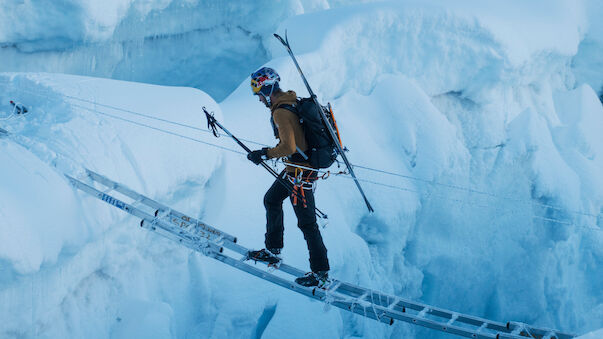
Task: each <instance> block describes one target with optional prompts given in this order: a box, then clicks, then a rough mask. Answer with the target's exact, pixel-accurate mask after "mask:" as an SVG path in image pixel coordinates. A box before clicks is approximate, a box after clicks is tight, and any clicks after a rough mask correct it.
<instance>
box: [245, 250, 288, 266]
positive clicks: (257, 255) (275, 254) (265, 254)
mask: <svg viewBox="0 0 603 339" xmlns="http://www.w3.org/2000/svg"><path fill="white" fill-rule="evenodd" d="M279 254H281V250H280V248H271V249H265V248H263V249H261V250H259V251H249V252H247V258H248V259H252V260H255V261H263V262H265V263H268V264H269V265H276V264H278V263H279V262H280V261H281V258H280V257H279Z"/></svg>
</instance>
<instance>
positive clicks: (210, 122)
mask: <svg viewBox="0 0 603 339" xmlns="http://www.w3.org/2000/svg"><path fill="white" fill-rule="evenodd" d="M203 112H204V113H205V118H207V128H209V129H210V130H211V131H212V133H213V134H214V136H215V137H218V136H219V134H218V130H217V129H216V126H218V127H219V128H220V129H221V130H223V131H224V132H225V133H226V134H228V136H229V137H231V138H232V139H233V140H234V141H235V142H236V143H237V144H239V146H241V148H243V149H244V150H245V151H246V152H247V153H248V154H249V153H251V149H250V148H249V147H247V146H246V145H245V144H244V143H242V142H241V140H239V139H238V138H237V137H235V136H234V135H233V134H232V133H230V131H229V130H227V129H226V128H225V127H224V126H222V124H220V123H219V122H218V120H216V118H215V117H214V116H213V115H212V114H210V113H209V112H207V109H205V107H203ZM260 165H262V167H264V168H265V169H266V170H267V171H268V172H269V173H270V174H272V176H273V177H275V178H276V180H277V181H278V182H279V183H280V184H281V185H283V187H285V188H286V189H287V191H289V193H290V194H295V196H296V197H297V198H298V199H301V200H302V201H304V200H303V199H304V197H302V196H301V195H300V194H299V193H298V192H297V191H294V190H293V189H292V188H291V187H289V185H287V182H286V181H285V180H284V179H283V178H281V177H280V176H279V175H278V173H276V171H275V170H274V169H273V168H272V167H270V166H268V164H267V163H266V162H264V161H263V160H262V162H260ZM314 209H315V210H316V216H318V217H319V218H321V219H328V216H327V215H326V214H324V213H323V212H322V211H321V210H319V209H318V208H317V207H314Z"/></svg>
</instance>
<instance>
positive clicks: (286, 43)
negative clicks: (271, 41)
mask: <svg viewBox="0 0 603 339" xmlns="http://www.w3.org/2000/svg"><path fill="white" fill-rule="evenodd" d="M274 37H276V38H277V39H278V40H279V41H280V42H281V43H282V44H283V46H285V48H286V49H287V52H288V53H289V56H291V59H292V60H293V63H294V64H295V67H296V68H297V71H298V72H299V74H300V75H301V78H302V80H303V82H304V84H305V85H306V88H307V89H308V93H310V98H308V100H311V101H312V102H313V103H314V105H315V110H316V111H318V113H319V114H320V118H321V119H322V121H323V123H324V124H323V125H324V126H325V127H326V129H327V131H328V133H329V135H330V137H331V140H339V141H340V139H339V136H338V133H336V132H335V130H334V129H333V126H332V124H331V123H330V122H329V119H328V117H327V112H328V111H327V109H325V108H324V107H323V106H322V105H321V104H320V103H319V102H318V99H317V98H316V94H314V92H313V91H312V88H310V84H309V83H308V80H307V79H306V77H305V76H304V73H303V72H302V70H301V68H300V67H299V64H298V63H297V59H295V55H294V54H293V51H292V50H291V46H290V45H289V39H288V38H287V32H285V39H283V38H282V37H281V36H280V35H278V34H276V33H275V34H274ZM331 116H332V115H331ZM304 133H305V132H304ZM334 145H335V147H336V150H337V153H339V155H341V158H342V159H343V162H344V163H345V165H346V167H347V169H348V171H349V172H350V175H351V176H352V178H353V179H354V182H355V183H356V187H358V191H360V194H361V195H362V198H363V199H364V203H365V204H366V207H367V208H368V210H369V212H374V211H375V210H374V209H373V207H372V206H371V203H370V202H369V201H368V198H367V197H366V194H364V191H363V190H362V187H361V186H360V182H359V181H358V178H356V174H355V173H354V169H353V168H352V165H351V164H350V161H349V160H348V158H347V157H346V155H345V153H344V151H343V148H342V146H341V143H340V142H334Z"/></svg>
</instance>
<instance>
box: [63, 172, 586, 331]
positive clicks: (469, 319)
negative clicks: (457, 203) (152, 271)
mask: <svg viewBox="0 0 603 339" xmlns="http://www.w3.org/2000/svg"><path fill="white" fill-rule="evenodd" d="M88 172H89V174H91V178H92V179H93V180H94V181H97V182H99V183H101V184H103V185H105V186H108V187H112V186H113V187H115V190H116V191H118V192H120V193H123V194H125V195H126V196H129V197H131V198H133V199H136V198H138V200H140V201H145V202H146V201H148V202H149V204H148V205H147V206H150V207H153V206H151V205H150V204H157V205H160V206H158V207H163V208H165V209H167V207H165V206H164V205H161V204H159V203H157V202H155V201H153V200H152V199H149V198H147V197H145V196H143V195H141V194H139V193H136V192H134V191H132V190H130V189H127V188H125V187H124V186H122V185H120V184H118V183H115V182H113V181H111V180H109V179H107V178H105V177H103V176H101V175H99V174H96V173H94V172H92V171H88ZM66 177H67V178H68V179H69V181H70V182H71V183H72V184H73V185H74V186H76V187H77V188H78V189H80V190H82V191H84V192H86V193H89V194H91V195H93V196H95V197H96V198H98V199H99V200H102V201H105V202H106V203H108V204H110V205H112V206H114V207H117V208H119V209H121V210H124V211H125V212H127V213H129V214H131V215H134V216H136V217H138V218H140V219H142V220H143V222H141V226H146V227H147V228H149V227H152V226H158V227H159V228H155V229H153V230H154V231H157V230H158V229H159V230H161V231H160V232H158V234H160V235H162V236H164V237H166V238H169V239H171V240H174V241H177V242H179V243H182V244H183V245H185V246H186V247H188V248H190V249H192V250H195V251H198V252H203V251H204V250H206V249H209V251H210V252H218V253H220V252H222V247H221V246H220V245H218V244H216V243H214V242H213V241H212V240H213V239H212V236H215V234H214V233H207V232H201V236H200V237H197V236H195V235H192V234H190V233H188V232H186V231H185V230H184V231H183V230H179V229H175V228H174V227H175V226H177V225H172V224H171V223H167V222H165V221H163V220H158V219H157V218H154V217H153V216H151V215H150V214H148V213H146V212H144V211H142V210H140V209H138V208H137V207H134V206H132V205H130V204H127V203H125V202H123V201H121V200H119V199H116V198H114V197H112V196H110V195H108V194H105V193H103V192H101V191H99V190H97V189H95V188H93V187H91V186H89V185H87V184H85V183H83V182H81V181H79V180H77V179H74V178H72V177H70V176H68V175H66ZM97 179H98V180H97ZM182 215H184V214H182ZM191 219H192V218H191ZM212 229H213V228H212ZM216 231H218V232H220V231H219V230H216ZM233 238H234V237H233ZM199 241H201V243H199ZM224 247H226V248H228V249H230V250H233V251H234V252H236V253H240V254H243V255H244V254H246V253H247V251H248V249H247V248H245V247H243V246H240V245H238V244H236V243H234V242H225V243H224ZM203 254H206V253H203ZM231 259H232V258H231ZM233 260H234V259H233ZM236 261H237V262H239V263H240V262H241V261H238V260H236ZM248 266H249V265H248ZM279 270H281V271H283V272H285V273H288V274H291V275H293V276H302V275H303V274H304V273H305V272H303V271H301V270H299V269H297V268H295V267H292V266H290V265H287V264H281V266H280V267H279ZM260 271H262V270H260ZM262 272H264V271H262ZM281 279H282V278H281ZM283 280H284V281H286V282H287V280H285V279H283ZM335 282H336V285H337V286H338V288H337V293H338V294H341V295H345V296H349V297H353V298H358V297H359V296H361V295H363V294H364V295H367V294H368V293H375V294H376V296H378V300H379V302H378V303H375V302H374V300H373V303H372V306H371V307H373V308H375V307H377V308H383V310H382V311H384V312H385V311H389V312H392V311H393V312H396V313H401V314H402V313H405V308H408V309H412V310H415V311H418V312H420V311H422V310H424V309H426V308H428V309H429V312H428V313H429V314H431V315H434V316H438V317H442V318H446V319H453V318H454V321H455V322H460V323H465V324H469V325H474V326H480V327H481V328H484V327H485V328H487V329H490V330H495V331H502V332H503V333H499V337H500V338H507V337H508V336H507V335H511V337H509V338H514V337H516V336H515V335H513V334H512V332H513V331H514V330H516V329H517V326H519V325H518V324H519V323H512V322H509V323H507V324H502V323H498V322H493V321H490V320H487V319H482V318H479V317H473V316H469V315H463V314H459V313H458V312H451V311H447V310H444V309H440V308H437V307H431V306H428V305H425V304H421V303H417V302H412V301H409V300H405V299H403V298H400V297H397V296H389V295H387V294H382V293H380V292H375V291H371V290H369V289H366V288H363V287H360V286H356V285H353V284H349V283H345V282H340V281H335ZM331 293H333V292H331ZM383 298H385V300H387V301H388V302H389V299H390V298H391V299H392V300H394V301H393V303H392V304H391V305H388V302H385V303H384V302H383ZM344 304H345V303H344ZM340 306H345V305H343V304H342V305H339V306H337V307H340ZM390 306H393V307H390ZM340 308H344V307H340ZM344 309H345V308H344ZM360 312H361V313H362V314H363V315H364V313H366V310H363V311H359V312H356V313H359V314H360ZM382 314H386V313H382ZM405 316H406V317H413V316H412V315H410V314H405ZM422 319H423V320H425V321H429V322H431V323H433V324H432V325H433V326H426V327H431V328H435V329H438V328H440V327H441V328H448V329H449V330H448V332H450V333H455V334H459V333H469V332H471V331H470V330H468V329H465V328H459V329H458V330H457V329H455V326H449V325H447V324H446V325H443V324H441V323H438V322H435V321H432V320H428V319H425V318H422ZM377 320H379V319H377ZM401 320H403V321H407V320H404V319H401ZM411 320H412V319H411ZM415 320H416V321H413V323H416V322H418V321H419V320H420V319H415ZM409 322H410V321H409ZM484 324H485V325H486V326H483V325H484ZM422 326H423V325H422ZM522 326H525V327H526V329H528V330H530V331H534V332H533V333H534V334H537V335H538V336H539V337H543V336H545V335H547V334H549V333H551V332H552V331H554V330H550V329H539V328H535V327H530V326H527V325H522ZM440 330H441V329H440ZM451 331H460V332H459V333H456V332H451ZM554 333H555V334H557V336H558V338H559V339H570V338H573V337H574V336H573V335H570V334H565V333H561V332H557V331H554ZM459 335H464V334H459ZM471 337H473V338H476V337H475V333H472V335H471ZM478 337H479V336H478ZM484 338H490V337H489V336H485V337H484Z"/></svg>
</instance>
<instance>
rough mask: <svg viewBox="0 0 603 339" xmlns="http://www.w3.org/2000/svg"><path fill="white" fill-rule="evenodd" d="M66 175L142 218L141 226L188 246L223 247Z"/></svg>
mask: <svg viewBox="0 0 603 339" xmlns="http://www.w3.org/2000/svg"><path fill="white" fill-rule="evenodd" d="M65 176H66V177H67V178H68V179H69V181H70V182H71V183H72V184H73V185H74V186H75V187H76V188H78V189H79V190H81V191H83V192H85V193H88V194H90V195H92V196H93V197H95V198H97V199H99V200H102V201H104V202H106V203H107V204H109V205H111V206H114V207H117V208H119V209H121V210H123V211H125V212H127V213H129V214H131V215H133V216H135V217H138V218H140V219H142V220H143V221H142V222H141V226H143V227H146V228H151V229H152V230H153V231H155V230H156V229H160V230H162V231H161V232H160V233H162V235H164V236H165V237H167V238H170V239H172V240H177V241H178V242H180V243H182V244H185V245H186V246H187V247H191V246H192V247H193V249H195V248H197V247H199V246H201V247H203V248H205V247H214V248H215V249H216V250H218V249H220V248H221V246H219V245H217V244H215V243H213V242H212V241H211V239H210V235H209V234H208V235H207V237H191V235H190V234H182V233H179V232H178V231H176V230H174V227H173V226H172V225H169V224H166V223H165V222H163V221H161V220H157V219H156V218H155V217H153V216H152V215H150V214H148V213H146V212H144V211H142V210H141V209H139V208H136V207H134V206H132V205H130V204H128V203H125V202H123V201H121V200H119V199H116V198H114V197H112V196H110V195H108V194H106V193H103V192H101V191H99V190H97V189H96V188H94V187H92V186H90V185H87V184H85V183H83V182H81V181H79V180H77V179H74V178H72V177H70V176H68V175H65ZM145 223H146V224H145ZM163 233H167V234H172V235H173V236H175V237H176V238H172V237H171V236H168V235H166V234H163ZM220 251H221V250H220Z"/></svg>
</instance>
